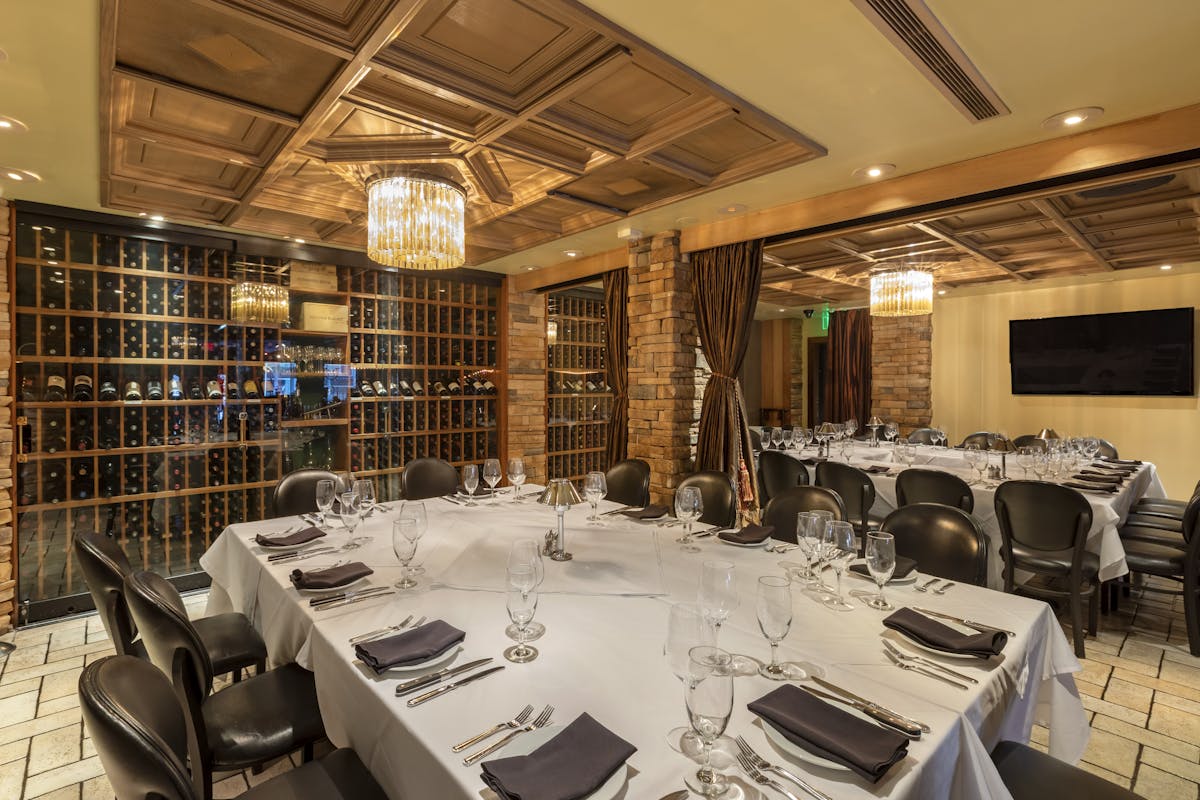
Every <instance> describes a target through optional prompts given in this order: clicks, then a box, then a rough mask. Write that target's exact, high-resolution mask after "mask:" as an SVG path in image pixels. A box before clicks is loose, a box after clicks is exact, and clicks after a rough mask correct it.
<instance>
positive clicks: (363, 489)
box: [353, 478, 375, 519]
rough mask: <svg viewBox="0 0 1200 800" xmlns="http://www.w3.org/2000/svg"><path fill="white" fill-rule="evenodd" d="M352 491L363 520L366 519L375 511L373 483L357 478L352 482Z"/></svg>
mask: <svg viewBox="0 0 1200 800" xmlns="http://www.w3.org/2000/svg"><path fill="white" fill-rule="evenodd" d="M353 491H354V493H355V494H356V495H358V503H359V507H360V509H359V510H360V511H361V512H362V516H363V519H366V518H367V517H369V516H371V512H372V511H373V510H374V509H375V482H374V481H372V480H370V479H368V478H359V479H358V480H356V481H355V482H354V489H353Z"/></svg>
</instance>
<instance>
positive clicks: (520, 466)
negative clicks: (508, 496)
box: [508, 458, 525, 503]
mask: <svg viewBox="0 0 1200 800" xmlns="http://www.w3.org/2000/svg"><path fill="white" fill-rule="evenodd" d="M508 482H509V483H511V484H512V485H513V502H514V503H519V502H520V501H521V486H522V484H524V483H525V461H524V460H523V459H521V458H510V459H509V460H508Z"/></svg>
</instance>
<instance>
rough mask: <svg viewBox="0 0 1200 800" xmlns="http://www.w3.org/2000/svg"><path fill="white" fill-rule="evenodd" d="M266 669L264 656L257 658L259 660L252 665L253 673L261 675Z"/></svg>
mask: <svg viewBox="0 0 1200 800" xmlns="http://www.w3.org/2000/svg"><path fill="white" fill-rule="evenodd" d="M266 671H267V660H266V659H265V658H263V659H260V660H259V661H258V662H257V663H256V664H255V665H254V674H255V675H262V674H263V673H264V672H266Z"/></svg>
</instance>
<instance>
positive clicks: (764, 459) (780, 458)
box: [758, 450, 809, 504]
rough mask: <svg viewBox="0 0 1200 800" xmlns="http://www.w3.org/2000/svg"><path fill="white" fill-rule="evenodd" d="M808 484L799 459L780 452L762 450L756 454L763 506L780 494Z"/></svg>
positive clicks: (805, 470)
mask: <svg viewBox="0 0 1200 800" xmlns="http://www.w3.org/2000/svg"><path fill="white" fill-rule="evenodd" d="M808 484H809V480H808V470H807V469H805V467H804V465H803V464H801V463H800V461H799V459H797V458H794V457H792V456H790V455H788V454H787V453H784V452H782V451H780V450H764V451H762V452H761V453H759V454H758V488H759V491H760V492H761V493H762V497H761V498H760V499H761V501H762V503H763V504H766V503H768V502H770V500H771V498H772V497H774V496H775V495H777V494H779V493H780V492H783V491H785V490H787V489H791V488H792V487H794V486H807V485H808Z"/></svg>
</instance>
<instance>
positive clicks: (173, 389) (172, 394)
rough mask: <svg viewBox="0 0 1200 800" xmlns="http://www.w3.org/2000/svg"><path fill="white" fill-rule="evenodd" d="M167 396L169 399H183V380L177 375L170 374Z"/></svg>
mask: <svg viewBox="0 0 1200 800" xmlns="http://www.w3.org/2000/svg"><path fill="white" fill-rule="evenodd" d="M167 398H168V399H170V400H182V399H183V381H182V380H180V379H179V376H178V375H172V376H171V382H170V383H169V384H168V385H167Z"/></svg>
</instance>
